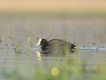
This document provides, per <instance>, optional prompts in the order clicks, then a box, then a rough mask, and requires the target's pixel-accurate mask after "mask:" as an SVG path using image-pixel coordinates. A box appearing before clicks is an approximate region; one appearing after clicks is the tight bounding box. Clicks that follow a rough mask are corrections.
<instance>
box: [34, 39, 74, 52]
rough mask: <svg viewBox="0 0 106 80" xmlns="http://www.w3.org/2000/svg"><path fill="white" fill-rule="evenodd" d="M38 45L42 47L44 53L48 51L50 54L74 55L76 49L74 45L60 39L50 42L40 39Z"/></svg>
mask: <svg viewBox="0 0 106 80" xmlns="http://www.w3.org/2000/svg"><path fill="white" fill-rule="evenodd" d="M36 45H41V48H42V51H45V52H46V51H47V52H49V53H51V52H52V53H53V52H54V53H55V52H56V53H60V52H62V53H66V52H71V53H74V52H75V47H76V46H75V45H74V44H71V43H69V42H67V41H64V40H60V39H52V40H49V41H47V40H46V39H39V40H38V43H37V44H36Z"/></svg>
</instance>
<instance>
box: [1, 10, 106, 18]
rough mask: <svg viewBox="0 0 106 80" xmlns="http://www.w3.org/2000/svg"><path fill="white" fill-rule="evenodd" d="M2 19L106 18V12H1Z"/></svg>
mask: <svg viewBox="0 0 106 80" xmlns="http://www.w3.org/2000/svg"><path fill="white" fill-rule="evenodd" d="M0 15H1V17H7V18H8V17H10V18H11V17H20V18H22V17H38V18H76V17H78V18H93V17H100V18H106V11H92V10H91V11H89V10H88V11H87V10H86V11H83V10H82V11H67V10H62V11H56V12H55V11H46V12H45V11H32V12H25V11H14V12H7V13H5V12H0Z"/></svg>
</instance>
